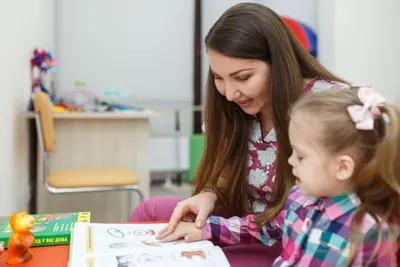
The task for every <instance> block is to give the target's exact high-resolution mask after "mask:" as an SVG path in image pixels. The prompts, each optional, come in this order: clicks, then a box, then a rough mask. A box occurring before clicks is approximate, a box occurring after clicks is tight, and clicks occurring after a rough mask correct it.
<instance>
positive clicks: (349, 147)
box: [291, 88, 400, 264]
mask: <svg viewBox="0 0 400 267" xmlns="http://www.w3.org/2000/svg"><path fill="white" fill-rule="evenodd" d="M352 105H361V106H363V103H361V101H360V99H359V97H358V88H351V89H346V88H341V89H331V90H329V91H323V92H319V93H314V94H308V95H305V96H304V97H302V98H300V99H299V101H297V102H296V103H295V104H294V106H293V107H292V110H291V115H293V114H295V113H297V112H307V113H308V114H312V115H313V116H317V117H316V118H317V119H318V121H319V122H320V123H321V125H322V129H323V130H322V131H323V132H322V133H321V134H319V135H317V136H316V138H317V141H319V142H320V144H321V145H322V146H323V147H324V148H326V149H327V152H328V153H331V154H335V153H340V152H344V151H346V152H348V151H350V152H349V153H350V156H352V157H353V159H354V160H355V162H356V171H355V173H354V176H353V177H352V183H353V188H354V191H355V193H356V194H357V196H358V198H359V199H360V202H361V204H360V205H359V206H358V208H357V210H356V212H355V215H354V217H353V219H352V222H351V225H350V229H351V235H350V256H349V262H348V264H350V263H351V262H352V261H353V260H354V258H355V256H356V253H357V248H358V246H359V245H360V243H362V238H361V235H360V228H361V224H362V221H363V218H364V216H365V215H367V214H369V215H371V216H372V217H373V218H374V220H375V221H376V223H377V229H378V233H379V234H378V237H377V244H376V246H375V249H374V251H373V253H372V256H371V258H370V259H369V261H368V262H369V263H371V262H373V261H374V258H375V257H376V254H377V252H378V248H379V245H380V242H381V240H382V234H383V233H382V227H381V226H382V224H381V222H385V223H387V224H388V226H389V233H388V238H389V239H391V240H393V241H395V242H396V241H397V240H394V239H395V237H394V236H395V232H397V231H398V224H399V222H400V218H399V217H400V216H399V208H400V153H399V152H400V151H399V149H400V140H399V137H400V136H399V135H400V128H399V127H400V125H399V121H400V120H399V118H400V113H399V110H398V109H397V108H396V107H395V106H393V105H389V104H384V105H383V106H381V107H379V110H380V111H381V113H382V114H381V115H380V116H378V117H377V118H375V120H374V128H373V129H372V130H358V129H357V128H356V126H355V123H354V122H353V120H352V119H351V117H350V115H349V113H348V110H347V108H348V107H349V106H352ZM385 116H386V118H385ZM380 220H382V221H380Z"/></svg>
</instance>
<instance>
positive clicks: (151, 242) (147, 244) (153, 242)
mask: <svg viewBox="0 0 400 267" xmlns="http://www.w3.org/2000/svg"><path fill="white" fill-rule="evenodd" d="M142 243H143V244H144V245H146V246H151V247H159V246H160V242H158V241H147V240H142Z"/></svg>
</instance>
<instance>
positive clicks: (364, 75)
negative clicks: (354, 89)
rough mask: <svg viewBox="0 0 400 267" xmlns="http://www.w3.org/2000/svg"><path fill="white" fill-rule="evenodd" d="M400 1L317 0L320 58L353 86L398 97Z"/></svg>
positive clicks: (399, 94) (399, 91)
mask: <svg viewBox="0 0 400 267" xmlns="http://www.w3.org/2000/svg"><path fill="white" fill-rule="evenodd" d="M399 10H400V1H398V0H385V1H375V0H352V1H347V0H335V1H320V2H319V8H318V11H319V13H318V17H319V18H318V23H319V28H318V31H319V36H320V40H321V42H320V51H319V52H320V53H319V55H320V59H321V62H322V63H323V64H324V65H325V66H326V67H328V69H330V70H332V71H333V72H335V73H337V74H338V75H340V76H342V77H344V78H345V79H348V80H349V81H351V82H353V83H363V84H372V85H373V86H374V87H376V88H377V90H379V91H381V92H382V94H383V95H384V96H386V98H387V99H388V100H389V101H391V102H394V101H398V99H399V97H400V79H399V78H398V77H399V70H400V35H399V33H400V17H399V16H398V11H399Z"/></svg>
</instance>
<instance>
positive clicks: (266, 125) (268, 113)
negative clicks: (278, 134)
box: [257, 105, 274, 138]
mask: <svg viewBox="0 0 400 267" xmlns="http://www.w3.org/2000/svg"><path fill="white" fill-rule="evenodd" d="M257 118H258V121H259V122H260V125H261V133H262V136H263V138H264V137H265V135H267V134H268V133H269V131H271V130H272V128H274V123H273V121H272V107H271V105H268V106H266V107H264V108H262V109H261V110H260V112H259V113H258V114H257Z"/></svg>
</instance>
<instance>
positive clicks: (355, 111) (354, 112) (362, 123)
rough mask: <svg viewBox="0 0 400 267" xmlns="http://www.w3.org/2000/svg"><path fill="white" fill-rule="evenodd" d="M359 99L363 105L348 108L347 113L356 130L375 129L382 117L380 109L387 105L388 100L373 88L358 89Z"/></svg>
mask: <svg viewBox="0 0 400 267" xmlns="http://www.w3.org/2000/svg"><path fill="white" fill-rule="evenodd" d="M358 98H359V99H360V101H361V103H363V106H361V105H352V106H348V107H347V111H348V112H349V115H350V117H351V119H352V120H353V122H354V123H355V125H356V128H357V129H359V130H372V129H374V121H375V119H376V118H378V117H379V116H380V115H381V111H380V110H379V107H381V106H383V105H384V104H385V103H386V100H385V99H384V98H383V97H382V96H381V95H380V94H378V93H377V92H375V90H374V88H372V87H360V88H359V89H358Z"/></svg>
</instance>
